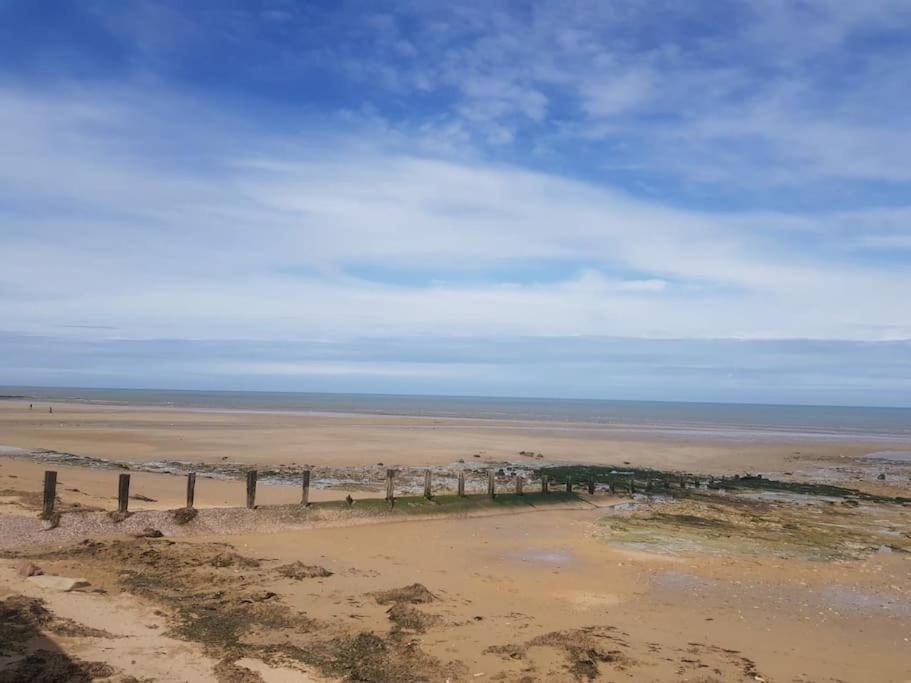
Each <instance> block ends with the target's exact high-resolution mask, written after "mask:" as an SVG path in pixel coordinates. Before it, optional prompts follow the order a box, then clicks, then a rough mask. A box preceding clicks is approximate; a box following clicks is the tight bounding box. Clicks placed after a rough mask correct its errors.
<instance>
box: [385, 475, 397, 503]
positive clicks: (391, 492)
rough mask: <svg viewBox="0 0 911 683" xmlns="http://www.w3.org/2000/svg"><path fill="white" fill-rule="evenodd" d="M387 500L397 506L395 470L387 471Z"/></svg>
mask: <svg viewBox="0 0 911 683" xmlns="http://www.w3.org/2000/svg"><path fill="white" fill-rule="evenodd" d="M386 500H388V501H389V504H390V505H395V470H386Z"/></svg>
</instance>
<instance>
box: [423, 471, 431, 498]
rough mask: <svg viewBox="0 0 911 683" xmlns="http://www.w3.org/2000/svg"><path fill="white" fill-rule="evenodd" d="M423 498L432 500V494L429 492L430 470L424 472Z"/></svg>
mask: <svg viewBox="0 0 911 683" xmlns="http://www.w3.org/2000/svg"><path fill="white" fill-rule="evenodd" d="M424 498H426V499H427V500H430V499H431V498H433V492H432V491H431V490H430V469H426V470H424Z"/></svg>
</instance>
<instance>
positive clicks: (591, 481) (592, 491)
mask: <svg viewBox="0 0 911 683" xmlns="http://www.w3.org/2000/svg"><path fill="white" fill-rule="evenodd" d="M588 495H590V496H593V495H595V477H594V475H592V477H591V478H590V479H589V480H588Z"/></svg>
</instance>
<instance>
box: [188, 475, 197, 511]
mask: <svg viewBox="0 0 911 683" xmlns="http://www.w3.org/2000/svg"><path fill="white" fill-rule="evenodd" d="M195 499H196V472H190V473H189V474H188V475H187V509H188V510H190V509H192V508H193V501H194V500H195Z"/></svg>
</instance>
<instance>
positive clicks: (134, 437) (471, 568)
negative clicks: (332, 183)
mask: <svg viewBox="0 0 911 683" xmlns="http://www.w3.org/2000/svg"><path fill="white" fill-rule="evenodd" d="M538 427H539V426H536V425H528V424H517V423H512V424H510V423H494V422H485V421H479V420H424V419H419V418H389V417H358V416H311V415H303V416H301V415H259V414H249V413H201V412H180V411H171V410H145V409H132V408H120V407H97V406H84V405H63V404H60V405H56V406H55V412H54V414H53V416H50V415H48V414H47V413H46V412H45V413H43V414H42V413H36V412H35V411H32V413H28V411H27V405H20V404H18V403H17V402H0V443H2V444H3V445H6V446H17V447H22V448H27V449H36V448H44V449H53V450H57V451H64V452H69V453H77V454H80V455H87V456H92V457H99V458H108V459H113V460H119V461H130V462H137V463H138V462H146V461H150V460H186V461H190V462H209V463H219V462H222V458H224V457H227V458H228V459H229V460H230V461H232V462H239V463H250V464H256V466H257V467H261V466H263V467H264V466H274V465H279V464H291V463H297V464H303V463H307V464H310V465H332V466H339V467H357V466H366V465H371V466H375V465H376V463H377V462H383V463H384V466H385V465H387V464H388V465H412V466H423V465H438V466H443V465H451V464H452V463H455V462H457V461H458V460H459V459H460V458H461V459H466V460H468V461H469V462H475V461H480V464H483V463H484V462H492V463H493V462H501V461H518V462H522V461H523V456H519V455H518V451H520V450H533V451H534V452H536V453H537V452H541V453H543V454H544V455H545V458H543V459H534V462H533V463H532V464H534V465H539V464H541V463H542V462H548V463H556V462H561V461H562V462H589V463H605V462H606V463H615V464H618V463H622V462H623V461H629V462H631V463H633V464H635V465H649V466H655V467H660V468H667V469H683V470H687V471H691V472H703V473H706V474H716V475H717V474H723V473H733V472H741V471H744V470H752V471H762V472H765V473H773V472H777V473H779V474H780V476H782V477H791V478H794V479H804V480H809V479H819V480H825V481H836V482H838V481H840V482H847V483H849V484H850V485H851V486H856V487H857V488H859V489H862V490H864V491H869V492H874V493H878V494H881V495H889V496H893V495H906V496H907V495H908V490H909V487H908V484H909V476H911V472H909V468H911V464H906V465H901V464H900V463H899V464H894V463H893V464H890V465H888V466H887V465H884V464H883V463H882V462H878V461H871V460H870V459H864V458H862V457H859V456H862V455H863V454H864V453H867V452H870V451H874V450H883V447H882V444H858V443H850V444H838V443H810V442H800V443H782V442H774V443H767V444H760V443H737V442H722V441H711V442H706V441H702V442H698V441H670V440H667V439H651V440H649V439H645V438H635V439H633V438H630V437H629V436H628V435H624V437H623V439H622V440H615V439H614V438H612V437H611V436H610V434H605V433H603V432H598V433H592V432H590V431H586V430H584V429H583V430H579V429H575V430H570V429H563V428H562V427H561V428H558V427H557V426H554V425H547V426H545V427H544V428H538ZM900 446H901V445H900ZM903 447H904V446H903ZM475 453H478V454H479V455H481V458H473V455H474V454H475ZM44 469H46V466H45V465H44V464H41V463H35V462H31V461H30V460H27V459H22V458H0V490H2V491H3V492H2V493H0V553H2V554H3V555H4V556H5V557H6V559H0V605H2V606H3V607H2V609H0V617H3V615H4V614H6V615H7V617H9V619H8V620H7V621H3V620H0V627H4V624H6V625H7V626H8V625H9V624H12V623H13V622H14V621H15V620H16V619H19V620H20V621H21V619H22V614H21V612H22V608H23V605H24V606H25V607H28V608H29V609H32V612H30V613H35V608H33V603H23V602H21V601H22V600H35V599H40V600H43V601H44V608H45V609H46V610H47V611H48V613H49V614H50V615H51V616H50V617H47V618H45V619H44V621H43V622H42V623H39V624H37V626H36V627H35V629H34V630H35V634H33V636H34V637H33V640H32V641H29V642H30V644H29V645H28V647H26V646H25V645H22V644H21V643H18V641H16V642H17V643H18V644H14V645H15V647H13V650H16V648H19V650H18V651H9V647H10V646H7V650H8V651H6V652H3V651H0V680H4V679H3V675H4V674H3V670H4V668H5V669H6V670H7V671H13V670H14V667H15V666H17V664H16V663H17V662H21V657H22V656H24V653H25V652H26V651H29V648H31V650H34V649H35V648H36V647H44V649H45V650H47V651H48V652H52V651H53V652H57V653H59V654H60V656H61V657H65V658H68V660H69V661H70V662H71V663H72V662H76V664H77V665H79V662H83V663H86V662H96V663H100V664H104V665H107V666H108V667H109V668H108V669H103V668H98V667H96V668H95V669H94V671H95V673H96V674H97V673H106V674H110V676H109V677H108V678H107V679H105V680H129V678H128V677H129V676H134V677H136V679H151V680H161V681H169V680H194V681H195V680H220V681H248V680H249V681H256V680H266V681H271V680H300V681H312V680H341V679H348V680H390V681H394V680H403V681H404V680H428V681H443V680H447V679H449V680H482V681H483V680H502V681H526V682H527V681H580V680H581V681H585V680H613V681H622V680H629V681H702V682H708V681H757V680H765V681H801V682H809V681H814V682H815V681H858V682H866V681H911V594H909V588H908V587H909V586H911V561H909V559H908V558H909V557H911V554H909V553H908V552H907V550H908V549H911V522H909V519H911V518H909V514H911V508H908V507H907V505H905V506H903V505H901V504H900V503H897V504H896V503H889V502H878V501H875V500H873V501H869V500H862V501H861V502H860V503H857V502H856V501H854V500H853V499H851V500H832V501H829V500H825V499H822V498H820V497H806V498H803V497H800V496H796V497H792V498H789V497H788V495H785V494H781V495H779V494H766V493H759V494H756V495H755V496H753V495H752V494H748V493H745V494H736V495H735V494H719V493H715V492H695V493H688V494H687V495H686V496H685V497H683V498H679V497H675V499H674V500H670V499H667V500H663V499H651V500H647V499H645V498H641V499H639V500H638V503H637V505H638V506H639V508H638V509H633V510H624V509H623V508H624V507H627V506H628V502H627V501H628V499H617V498H612V497H609V496H607V495H605V494H597V495H596V496H595V498H594V499H593V500H592V502H594V503H595V504H596V505H597V506H598V507H593V506H592V505H591V504H590V503H589V502H586V501H585V500H584V499H585V498H586V496H581V499H582V500H580V501H579V502H578V504H574V505H573V506H572V507H573V508H574V509H566V508H561V507H560V506H553V507H550V506H548V507H544V508H535V509H523V514H518V513H516V512H515V511H513V510H511V509H508V508H502V509H498V510H493V509H491V510H479V511H477V514H471V515H465V514H459V515H443V516H440V515H437V516H430V517H428V516H427V515H424V514H421V515H415V516H411V517H406V518H396V519H393V518H388V517H383V516H376V515H374V514H368V513H366V512H363V513H361V512H359V511H358V507H357V505H355V507H354V508H352V510H351V511H350V512H341V513H339V514H338V515H337V516H336V517H331V516H323V517H319V516H316V517H313V518H311V517H307V516H304V517H303V518H298V517H294V518H293V519H290V518H289V519H282V520H281V523H276V515H278V514H279V513H278V512H277V510H280V509H260V510H256V511H247V510H233V511H232V510H220V509H215V508H220V507H222V506H225V505H235V506H236V505H237V504H238V503H240V502H241V501H242V500H243V484H242V482H240V481H221V480H216V479H200V481H199V483H198V485H197V487H198V490H197V503H198V506H199V507H202V508H209V509H203V510H202V511H201V512H200V514H199V517H198V518H197V519H194V520H193V521H191V522H190V523H189V524H186V525H175V524H174V523H173V522H172V521H171V517H170V516H169V513H166V512H163V510H166V509H173V508H177V507H180V506H182V505H183V495H184V491H183V479H182V478H178V477H174V476H171V475H165V474H151V473H145V472H138V473H134V474H133V475H132V477H133V482H132V484H133V485H132V491H133V492H134V493H139V494H141V495H142V496H144V497H147V498H151V499H153V500H151V501H146V500H137V501H131V507H136V508H137V509H138V508H143V509H144V510H147V512H141V513H137V514H136V515H134V516H133V517H131V518H130V519H128V520H127V521H126V522H123V523H122V524H119V525H118V524H114V523H113V522H111V521H110V520H108V519H107V517H106V516H105V515H104V514H103V513H94V514H92V513H90V514H87V515H78V514H65V515H64V517H63V521H62V522H61V525H60V528H58V529H55V530H53V531H48V532H45V531H43V530H42V528H43V527H42V525H41V522H40V521H39V520H37V519H36V516H35V513H36V511H37V508H38V505H39V500H40V499H39V498H38V497H37V495H36V494H37V492H39V491H40V483H41V473H42V471H43V470H44ZM56 469H57V470H58V472H59V478H60V481H61V484H60V487H59V489H58V490H59V491H60V494H61V499H62V503H63V504H66V505H70V506H71V505H73V504H75V503H78V504H79V505H80V506H82V507H98V508H101V509H103V510H111V509H113V508H114V506H115V501H114V496H115V493H116V485H115V480H116V472H115V471H112V470H106V469H105V470H101V469H90V468H82V467H56ZM785 472H789V473H790V474H789V475H785V474H784V473H785ZM880 474H883V475H884V476H885V477H886V478H885V479H884V480H880V479H879V478H878V476H879V475H880ZM72 489H78V490H75V491H74V490H72ZM351 491H352V492H353V495H355V497H356V498H358V499H360V498H362V497H365V496H371V495H379V494H378V493H377V492H365V491H363V490H362V489H360V488H358V487H352V488H351ZM312 493H313V498H314V500H320V499H324V500H325V499H331V498H335V499H338V498H340V497H343V496H344V494H345V492H344V491H343V490H338V489H333V490H327V489H314V491H313V492H312ZM298 497H299V491H298V489H297V488H295V487H291V486H261V487H260V495H259V502H260V503H263V504H278V503H295V502H297V499H298ZM615 503H620V505H619V506H614V507H611V506H613V505H614V504H615ZM848 503H851V504H850V505H849V504H848ZM494 513H496V514H494ZM93 520H94V521H93ZM147 525H148V526H155V527H156V528H160V529H161V530H162V531H163V532H164V533H165V538H159V539H145V538H140V539H136V538H133V536H132V535H130V534H132V533H135V532H137V531H139V530H141V528H142V527H144V526H147ZM83 538H88V539H91V540H90V541H89V542H87V543H80V541H81V540H82V539H83ZM3 548H5V550H2V549H3ZM24 555H27V556H28V558H29V561H31V562H34V563H35V564H36V565H39V566H40V567H41V568H42V569H43V570H44V571H46V572H47V573H49V574H58V575H63V576H70V577H74V576H78V577H82V578H85V579H87V580H88V581H89V582H90V584H91V588H89V589H87V590H84V591H82V592H79V593H58V592H53V591H48V590H44V589H40V588H39V587H37V586H35V585H34V583H33V582H31V581H29V580H26V579H23V578H22V577H20V576H18V575H16V573H15V571H14V568H15V567H16V565H17V564H18V563H19V562H21V561H22V556H24ZM244 558H248V559H244ZM296 563H300V564H296ZM316 568H322V569H325V570H327V572H322V571H318V570H317V569H316ZM328 572H331V574H329V575H325V574H327V573H328ZM295 576H297V577H300V578H292V577H295ZM406 587H408V590H405V591H400V592H398V593H393V594H392V595H391V596H390V595H385V594H384V593H383V592H384V591H389V590H392V589H401V588H406ZM93 591H104V592H93ZM17 600H18V601H19V602H16V601H17ZM13 608H16V609H13ZM4 609H5V610H6V611H5V612H4V611H3V610H4ZM26 611H28V610H26ZM10 615H12V616H10ZM66 620H70V622H73V623H77V624H80V625H82V627H88V628H91V629H96V632H94V635H91V633H92V632H89V635H86V632H85V631H83V632H82V633H81V634H80V631H79V629H74V628H72V623H70V622H67V621H66ZM38 621H41V620H40V619H39V620H38ZM16 623H19V622H16ZM61 624H63V625H62V626H61ZM67 624H69V626H67ZM97 630H100V631H105V632H107V633H108V634H109V635H110V636H117V637H108V636H103V635H102V636H99V635H98V631H97ZM0 650H2V648H0ZM43 656H44V657H45V659H46V660H47V661H51V659H49V657H50V655H48V654H45V655H43ZM55 661H56V660H55ZM4 662H5V664H4ZM58 663H59V662H58ZM79 666H81V665H79ZM79 666H77V670H79V671H83V674H84V672H85V671H89V673H91V671H92V668H91V667H85V666H83V668H82V669H79ZM73 670H74V669H72V668H71V669H70V671H71V672H72V671H73ZM83 674H80V675H83ZM89 678H91V676H90V675H88V674H85V675H84V678H83V680H88V679H89ZM59 680H65V679H59ZM74 680H79V679H78V677H77V678H76V679H74Z"/></svg>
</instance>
